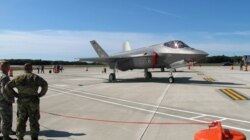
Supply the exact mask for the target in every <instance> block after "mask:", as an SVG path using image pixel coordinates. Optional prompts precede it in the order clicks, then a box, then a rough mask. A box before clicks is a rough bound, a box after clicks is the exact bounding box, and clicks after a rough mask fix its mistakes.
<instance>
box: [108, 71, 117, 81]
mask: <svg viewBox="0 0 250 140" xmlns="http://www.w3.org/2000/svg"><path fill="white" fill-rule="evenodd" d="M115 80H116V76H115V73H110V74H109V82H114V81H115Z"/></svg>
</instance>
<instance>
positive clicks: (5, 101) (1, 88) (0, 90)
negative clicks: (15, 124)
mask: <svg viewBox="0 0 250 140" xmlns="http://www.w3.org/2000/svg"><path fill="white" fill-rule="evenodd" d="M9 69H10V64H9V63H8V62H2V63H1V71H2V75H1V78H0V80H1V82H0V84H1V85H0V118H1V120H2V126H1V129H2V133H3V140H13V139H12V138H11V137H9V135H10V134H11V133H12V130H11V128H12V119H13V107H12V104H13V103H14V96H12V97H10V96H9V95H8V94H7V93H6V90H5V85H6V84H7V82H9V81H10V78H9V76H8V71H9Z"/></svg>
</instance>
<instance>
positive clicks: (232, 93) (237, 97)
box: [219, 89, 249, 100]
mask: <svg viewBox="0 0 250 140" xmlns="http://www.w3.org/2000/svg"><path fill="white" fill-rule="evenodd" d="M219 90H220V91H221V92H222V93H224V94H225V95H227V96H228V97H229V98H231V99H232V100H249V99H248V98H247V97H246V96H244V95H242V94H240V93H239V92H237V91H235V90H233V89H219Z"/></svg>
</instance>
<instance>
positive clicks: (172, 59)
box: [79, 40, 208, 83]
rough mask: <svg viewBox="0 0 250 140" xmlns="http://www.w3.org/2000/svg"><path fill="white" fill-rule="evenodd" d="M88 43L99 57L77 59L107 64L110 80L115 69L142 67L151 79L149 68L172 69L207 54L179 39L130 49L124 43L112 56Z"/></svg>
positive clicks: (95, 44)
mask: <svg viewBox="0 0 250 140" xmlns="http://www.w3.org/2000/svg"><path fill="white" fill-rule="evenodd" d="M90 43H91V45H92V47H93V48H94V49H95V51H96V53H97V54H98V56H99V58H79V61H82V62H86V61H88V62H99V63H104V64H107V65H109V67H110V68H111V69H113V73H110V75H109V81H110V82H112V81H115V80H116V69H119V70H121V71H127V70H133V69H144V76H145V79H151V78H152V74H151V72H150V71H149V68H169V69H173V68H175V67H176V66H179V65H180V64H184V63H187V62H190V61H197V60H199V59H202V58H205V57H206V56H207V55H208V54H207V53H206V52H204V51H202V50H197V49H194V48H191V47H190V46H188V45H187V44H185V43H184V42H182V41H180V40H172V41H168V42H165V43H161V44H156V45H152V46H149V47H145V48H139V49H131V48H130V46H129V44H128V43H125V45H124V49H123V52H120V53H117V54H114V55H112V56H109V55H108V54H107V53H106V52H105V51H104V50H103V49H102V48H101V46H100V45H99V44H98V43H97V42H96V41H95V40H92V41H90ZM169 82H170V83H174V82H175V79H174V77H173V74H172V70H170V76H169Z"/></svg>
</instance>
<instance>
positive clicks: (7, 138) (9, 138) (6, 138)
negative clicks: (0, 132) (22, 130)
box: [3, 136, 16, 140]
mask: <svg viewBox="0 0 250 140" xmlns="http://www.w3.org/2000/svg"><path fill="white" fill-rule="evenodd" d="M3 140H16V139H13V138H11V137H10V136H3Z"/></svg>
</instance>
